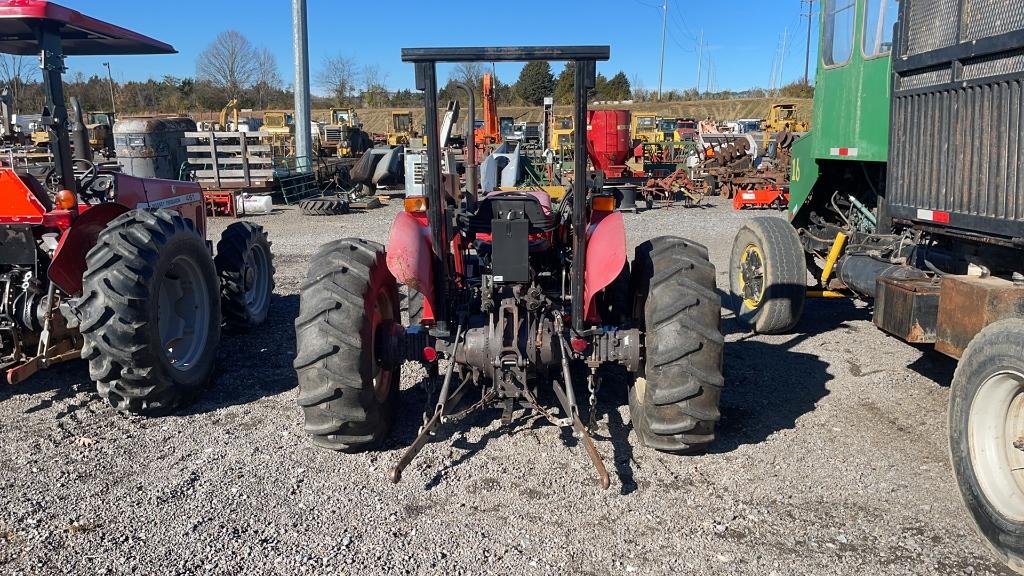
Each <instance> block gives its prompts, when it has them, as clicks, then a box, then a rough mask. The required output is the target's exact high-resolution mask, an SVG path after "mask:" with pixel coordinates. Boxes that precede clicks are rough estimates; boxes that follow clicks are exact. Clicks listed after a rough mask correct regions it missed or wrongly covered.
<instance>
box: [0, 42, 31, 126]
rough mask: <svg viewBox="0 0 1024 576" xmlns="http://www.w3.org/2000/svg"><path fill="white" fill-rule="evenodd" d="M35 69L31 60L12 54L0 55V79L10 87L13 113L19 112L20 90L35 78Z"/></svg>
mask: <svg viewBox="0 0 1024 576" xmlns="http://www.w3.org/2000/svg"><path fill="white" fill-rule="evenodd" d="M36 74H37V73H36V68H35V66H33V65H32V60H30V59H28V58H26V57H24V56H15V55H14V54H0V79H2V80H3V82H4V84H6V85H7V86H9V87H10V90H11V101H12V103H13V104H14V106H13V110H12V111H13V112H14V113H16V114H17V113H19V112H21V98H19V96H20V95H21V88H22V86H24V85H25V83H26V82H28V81H31V80H34V79H35V78H36Z"/></svg>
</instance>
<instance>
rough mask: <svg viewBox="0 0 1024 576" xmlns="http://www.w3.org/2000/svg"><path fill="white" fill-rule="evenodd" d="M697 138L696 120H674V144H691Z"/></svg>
mask: <svg viewBox="0 0 1024 576" xmlns="http://www.w3.org/2000/svg"><path fill="white" fill-rule="evenodd" d="M696 138H697V119H696V118H676V130H675V133H674V134H673V135H672V140H673V141H675V142H693V141H694V139H696Z"/></svg>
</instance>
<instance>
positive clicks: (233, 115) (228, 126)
mask: <svg viewBox="0 0 1024 576" xmlns="http://www.w3.org/2000/svg"><path fill="white" fill-rule="evenodd" d="M229 117H230V119H231V120H230V123H229V120H228V118H229ZM213 129H214V130H222V131H226V132H230V131H237V130H238V98H232V99H231V100H228V103H227V104H225V105H224V107H223V108H221V109H220V114H218V115H217V125H216V126H214V127H213Z"/></svg>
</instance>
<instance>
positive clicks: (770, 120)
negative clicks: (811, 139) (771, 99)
mask: <svg viewBox="0 0 1024 576" xmlns="http://www.w3.org/2000/svg"><path fill="white" fill-rule="evenodd" d="M809 129H810V125H809V124H808V123H807V122H806V121H804V120H800V119H798V118H797V114H796V104H772V107H771V108H770V109H769V110H768V117H767V118H765V119H764V120H763V121H762V122H761V130H762V131H764V132H767V133H768V134H772V135H774V134H775V133H777V132H807V131H808V130H809Z"/></svg>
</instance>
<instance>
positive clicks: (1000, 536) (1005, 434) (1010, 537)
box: [949, 319, 1024, 574]
mask: <svg viewBox="0 0 1024 576" xmlns="http://www.w3.org/2000/svg"><path fill="white" fill-rule="evenodd" d="M1021 350H1024V320H1020V319H1010V320H1001V321H999V322H995V323H993V324H990V325H988V326H987V327H985V329H984V330H982V331H981V332H979V333H978V335H977V336H975V337H974V339H972V340H971V343H970V344H969V345H968V346H967V350H966V351H964V355H963V356H962V357H961V358H960V363H959V364H958V365H957V367H956V374H955V375H954V376H953V384H952V386H951V387H950V393H949V448H950V455H951V460H952V462H953V472H954V473H955V475H956V480H957V484H958V485H959V487H960V495H961V496H962V497H963V501H964V504H966V506H967V510H968V511H969V512H970V514H971V517H972V518H973V519H974V525H975V527H976V528H977V529H978V532H979V533H980V534H981V536H982V537H983V538H984V540H985V542H986V544H988V546H989V548H990V549H992V551H993V552H995V554H996V556H998V557H999V558H1000V560H1002V561H1003V562H1004V563H1005V564H1007V565H1008V566H1009V567H1010V568H1012V569H1014V570H1016V571H1017V572H1018V573H1021V574H1024V357H1022V356H1021Z"/></svg>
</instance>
